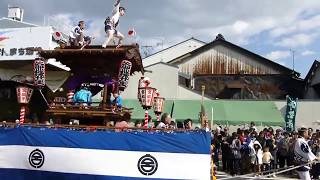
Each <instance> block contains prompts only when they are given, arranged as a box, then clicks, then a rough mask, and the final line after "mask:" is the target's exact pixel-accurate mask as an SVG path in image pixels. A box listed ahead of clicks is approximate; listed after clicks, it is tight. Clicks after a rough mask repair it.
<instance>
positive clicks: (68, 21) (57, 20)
mask: <svg viewBox="0 0 320 180" xmlns="http://www.w3.org/2000/svg"><path fill="white" fill-rule="evenodd" d="M74 17H75V15H72V14H68V13H62V14H57V15H53V16H49V17H48V20H47V21H48V22H47V23H48V25H50V26H53V27H54V28H55V29H56V30H57V31H60V32H63V33H65V34H67V35H69V32H70V31H71V29H72V28H73V27H74V26H76V25H77V23H78V22H77V21H78V20H79V19H84V18H83V17H82V16H80V15H78V16H77V20H74V19H75V18H74ZM101 22H103V19H95V20H93V21H88V22H87V27H86V30H85V33H86V35H87V36H91V37H94V40H93V44H102V42H103V40H104V38H105V36H106V35H105V32H104V29H103V25H101V24H102V23H101ZM88 23H90V24H88Z"/></svg>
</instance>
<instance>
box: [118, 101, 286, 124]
mask: <svg viewBox="0 0 320 180" xmlns="http://www.w3.org/2000/svg"><path fill="white" fill-rule="evenodd" d="M124 106H125V107H127V108H134V110H133V114H132V119H133V120H136V119H140V120H141V119H144V110H143V109H142V107H141V105H140V103H139V101H138V100H124ZM172 106H173V114H172V118H173V119H175V120H176V121H184V120H186V119H188V118H190V119H192V120H193V122H195V123H199V113H200V110H201V101H200V100H175V101H173V100H166V101H165V110H164V112H167V113H169V114H170V113H171V109H172ZM204 107H205V111H206V114H207V116H208V119H209V120H211V119H212V116H213V121H214V124H224V125H226V124H228V125H243V124H250V122H255V123H256V125H262V126H283V125H284V119H283V117H282V115H281V113H280V111H279V110H278V109H277V107H276V105H275V104H274V102H272V101H246V100H244V101H234V100H210V101H204ZM149 114H150V115H151V116H152V117H153V118H155V115H154V113H153V110H149Z"/></svg>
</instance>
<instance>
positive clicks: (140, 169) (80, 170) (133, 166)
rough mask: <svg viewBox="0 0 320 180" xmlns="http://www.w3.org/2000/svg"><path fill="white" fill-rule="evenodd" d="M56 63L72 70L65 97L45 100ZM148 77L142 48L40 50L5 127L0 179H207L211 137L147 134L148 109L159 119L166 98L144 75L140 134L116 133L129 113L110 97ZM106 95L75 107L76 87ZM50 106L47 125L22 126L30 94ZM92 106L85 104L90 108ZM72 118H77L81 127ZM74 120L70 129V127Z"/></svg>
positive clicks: (159, 131)
mask: <svg viewBox="0 0 320 180" xmlns="http://www.w3.org/2000/svg"><path fill="white" fill-rule="evenodd" d="M51 58H54V59H56V60H57V61H60V62H61V63H62V64H64V65H66V66H68V67H69V68H70V69H71V70H70V74H71V76H70V77H69V78H68V80H67V81H66V82H65V86H64V87H66V88H67V89H66V93H65V96H57V97H52V98H51V99H48V98H47V97H46V94H44V93H42V89H43V88H44V87H45V74H46V72H45V69H46V67H45V63H44V62H46V61H47V60H48V59H51ZM135 72H141V73H142V74H144V69H143V65H142V60H141V56H140V52H139V46H138V45H128V46H121V47H119V48H116V47H115V46H107V48H101V47H100V46H87V47H85V48H84V49H82V50H80V49H73V48H69V47H63V48H57V49H55V50H41V51H39V58H37V59H36V60H35V61H34V84H33V86H30V85H28V86H23V85H21V86H19V88H17V99H18V101H19V103H20V104H21V112H20V121H19V122H18V123H16V124H8V123H3V124H2V127H1V128H0V177H1V179H201V180H202V179H210V167H211V166H210V162H211V158H210V141H211V135H210V133H208V132H206V131H203V130H197V131H185V130H173V129H150V128H148V113H149V112H148V110H150V109H151V108H153V109H154V112H155V113H156V115H157V117H158V120H160V118H159V117H160V115H161V113H162V111H163V106H164V101H165V98H163V97H161V96H160V93H159V92H157V91H156V89H155V88H153V87H151V85H150V80H149V79H148V78H147V77H144V76H143V77H142V78H141V79H140V81H139V82H138V84H139V85H138V87H137V94H138V99H139V101H140V103H141V106H142V108H143V109H145V110H146V119H145V122H146V126H145V127H143V128H142V129H133V128H132V129H130V128H126V129H118V130H117V129H114V128H112V127H111V124H114V123H112V122H115V121H118V120H121V119H122V118H123V116H124V114H126V113H132V111H133V110H134V109H132V108H130V107H120V108H119V107H115V106H114V105H112V103H111V100H110V97H111V94H112V93H114V92H116V93H119V94H121V92H122V91H125V90H126V87H127V85H128V81H129V77H130V75H132V74H134V73H135ZM79 87H89V88H90V90H91V91H94V92H92V93H94V94H97V93H99V92H101V96H102V101H101V102H99V103H98V104H97V105H93V103H94V102H86V104H85V103H76V102H74V101H73V99H74V98H73V97H74V96H75V93H76V91H77V90H76V89H77V88H79ZM35 91H39V92H40V94H41V96H42V97H43V98H44V99H45V101H46V102H47V108H46V113H47V116H45V117H46V118H47V119H46V121H47V122H51V121H49V119H51V120H52V122H51V123H50V124H46V125H41V124H29V123H25V121H24V118H25V117H24V115H25V106H26V105H27V104H28V102H29V99H30V97H31V96H32V94H33V92H35ZM87 103H88V104H87ZM71 119H79V121H80V125H78V124H79V122H78V123H74V122H71V121H70V120H71ZM70 122H71V123H70Z"/></svg>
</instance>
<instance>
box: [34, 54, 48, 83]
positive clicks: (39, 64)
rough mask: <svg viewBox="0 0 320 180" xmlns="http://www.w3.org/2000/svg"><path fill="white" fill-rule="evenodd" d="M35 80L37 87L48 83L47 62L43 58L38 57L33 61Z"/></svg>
mask: <svg viewBox="0 0 320 180" xmlns="http://www.w3.org/2000/svg"><path fill="white" fill-rule="evenodd" d="M33 82H34V85H35V86H37V87H44V86H45V85H46V64H45V62H44V61H43V60H42V59H36V60H35V61H34V63H33Z"/></svg>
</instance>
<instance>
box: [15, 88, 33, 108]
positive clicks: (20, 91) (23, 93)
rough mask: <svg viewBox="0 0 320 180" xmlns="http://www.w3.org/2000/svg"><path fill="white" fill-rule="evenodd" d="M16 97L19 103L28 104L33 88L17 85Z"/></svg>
mask: <svg viewBox="0 0 320 180" xmlns="http://www.w3.org/2000/svg"><path fill="white" fill-rule="evenodd" d="M16 90H17V99H18V103H19V104H28V103H29V101H30V99H31V96H32V93H33V89H31V88H28V87H17V89H16Z"/></svg>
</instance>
